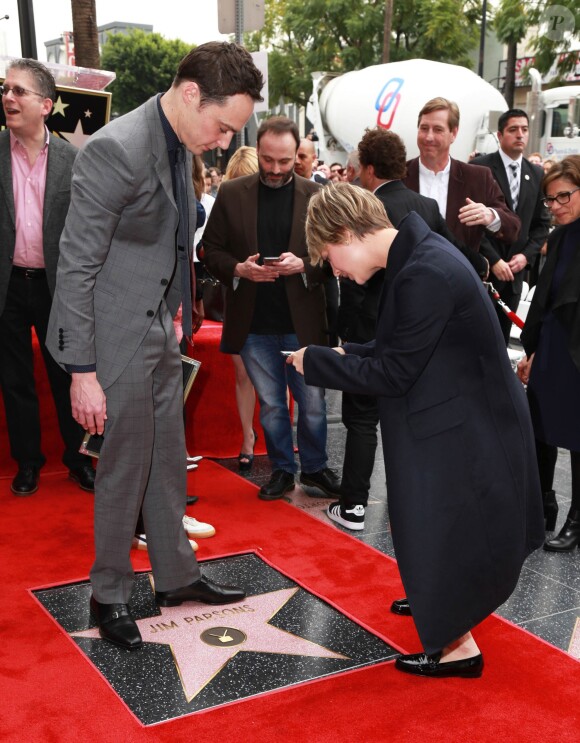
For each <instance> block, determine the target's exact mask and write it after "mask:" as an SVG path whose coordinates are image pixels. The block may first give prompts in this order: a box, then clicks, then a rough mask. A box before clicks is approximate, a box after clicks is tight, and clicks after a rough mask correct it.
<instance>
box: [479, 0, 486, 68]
mask: <svg viewBox="0 0 580 743" xmlns="http://www.w3.org/2000/svg"><path fill="white" fill-rule="evenodd" d="M486 20H487V0H483V3H482V6H481V33H480V36H479V65H478V67H477V74H478V75H479V77H481V78H483V59H484V56H485V25H486Z"/></svg>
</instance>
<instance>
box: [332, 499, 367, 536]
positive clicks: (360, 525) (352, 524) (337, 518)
mask: <svg viewBox="0 0 580 743" xmlns="http://www.w3.org/2000/svg"><path fill="white" fill-rule="evenodd" d="M326 515H327V516H328V518H329V519H330V520H331V521H334V522H336V523H337V524H340V525H341V526H344V527H346V528H347V529H351V530H352V531H362V529H364V528H365V507H364V506H361V505H360V504H359V505H356V506H351V507H350V508H344V507H343V506H341V505H340V501H337V502H336V503H331V504H330V505H329V506H328V508H327V509H326Z"/></svg>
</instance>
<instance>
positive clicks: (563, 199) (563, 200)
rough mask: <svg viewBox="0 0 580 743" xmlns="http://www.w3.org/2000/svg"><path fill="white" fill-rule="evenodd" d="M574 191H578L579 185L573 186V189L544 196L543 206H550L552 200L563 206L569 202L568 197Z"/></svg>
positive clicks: (579, 189)
mask: <svg viewBox="0 0 580 743" xmlns="http://www.w3.org/2000/svg"><path fill="white" fill-rule="evenodd" d="M576 191H580V187H578V188H575V189H574V190H573V191H562V193H557V194H556V195H555V196H546V197H544V198H543V199H542V203H543V204H544V206H546V207H550V206H552V204H553V203H554V201H557V202H558V204H561V205H562V206H564V204H568V203H569V201H570V197H571V196H572V194H573V193H576Z"/></svg>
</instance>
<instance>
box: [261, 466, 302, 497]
mask: <svg viewBox="0 0 580 743" xmlns="http://www.w3.org/2000/svg"><path fill="white" fill-rule="evenodd" d="M295 484H296V483H295V482H294V475H293V474H292V473H291V472H286V470H274V472H272V476H271V477H270V480H269V481H268V482H267V483H266V485H262V487H261V488H260V492H259V493H258V498H261V499H262V500H278V498H282V497H283V496H284V493H287V492H288V491H289V490H294V485H295Z"/></svg>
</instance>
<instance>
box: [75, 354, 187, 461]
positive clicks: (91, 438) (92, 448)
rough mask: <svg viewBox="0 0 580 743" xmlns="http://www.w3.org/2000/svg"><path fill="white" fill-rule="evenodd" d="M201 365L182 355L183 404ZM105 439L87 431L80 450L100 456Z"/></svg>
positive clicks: (100, 435)
mask: <svg viewBox="0 0 580 743" xmlns="http://www.w3.org/2000/svg"><path fill="white" fill-rule="evenodd" d="M200 366H201V361H196V360H195V359H192V358H190V357H189V356H182V357H181V368H182V371H183V404H184V405H185V401H186V400H187V396H188V395H189V393H190V391H191V388H192V386H193V383H194V381H195V378H196V376H197V372H198V371H199V367H200ZM104 440H105V435H104V434H98V433H89V432H88V431H87V432H86V433H85V435H84V437H83V440H82V442H81V445H80V448H79V451H80V453H81V454H86V455H87V456H89V457H97V458H98V457H99V456H100V455H101V447H102V446H103V441H104Z"/></svg>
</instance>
